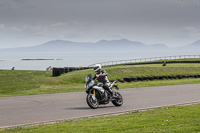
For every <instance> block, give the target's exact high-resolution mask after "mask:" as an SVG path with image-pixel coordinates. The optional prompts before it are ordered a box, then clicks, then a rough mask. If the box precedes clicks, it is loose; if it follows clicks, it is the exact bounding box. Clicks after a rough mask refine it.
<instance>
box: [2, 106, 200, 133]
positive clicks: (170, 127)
mask: <svg viewBox="0 0 200 133" xmlns="http://www.w3.org/2000/svg"><path fill="white" fill-rule="evenodd" d="M199 110H200V104H196V105H188V106H172V107H165V108H156V109H152V110H148V111H135V112H132V113H127V114H122V115H118V116H105V117H98V118H87V119H81V120H69V121H63V122H58V123H56V124H49V125H40V126H30V127H17V128H13V129H5V130H0V133H13V132H16V133H21V132H23V133H29V132H33V133H43V132H46V133H47V132H48V133H55V132H59V133H62V132H68V133H72V132H73V133H74V132H75V133H88V132H95V133H100V132H113V133H114V132H121V133H132V132H138V133H143V132H144V133H145V132H146V133H151V132H179V133H191V132H193V133H198V132H200V113H199Z"/></svg>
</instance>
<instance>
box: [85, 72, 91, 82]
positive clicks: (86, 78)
mask: <svg viewBox="0 0 200 133" xmlns="http://www.w3.org/2000/svg"><path fill="white" fill-rule="evenodd" d="M91 80H92V75H91V74H89V75H87V76H86V77H85V83H89V82H90V81H91Z"/></svg>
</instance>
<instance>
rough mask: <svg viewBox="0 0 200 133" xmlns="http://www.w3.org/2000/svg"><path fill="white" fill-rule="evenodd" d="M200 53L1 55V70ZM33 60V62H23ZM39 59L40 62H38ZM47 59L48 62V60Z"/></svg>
mask: <svg viewBox="0 0 200 133" xmlns="http://www.w3.org/2000/svg"><path fill="white" fill-rule="evenodd" d="M199 54H200V53H198V52H67V53H26V52H23V53H15V52H8V53H7V52H1V53H0V69H8V70H9V69H11V68H12V67H15V69H16V70H46V68H47V67H49V66H52V67H80V66H84V67H87V66H88V65H91V64H95V63H101V62H107V61H116V60H129V59H139V58H151V57H163V56H174V55H199ZM23 59H31V60H23ZM37 59H39V60H37ZM46 59H47V60H46Z"/></svg>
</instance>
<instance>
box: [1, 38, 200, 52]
mask: <svg viewBox="0 0 200 133" xmlns="http://www.w3.org/2000/svg"><path fill="white" fill-rule="evenodd" d="M197 47H198V48H200V40H198V41H196V42H194V43H192V44H189V45H187V46H185V47H178V48H169V47H167V46H166V45H164V44H152V45H146V44H144V43H142V42H137V41H130V40H127V39H121V40H110V41H108V40H100V41H98V42H96V43H91V42H72V41H65V40H53V41H49V42H46V43H44V44H41V45H37V46H32V47H20V48H9V49H0V51H1V52H79V51H89V52H91V51H94V52H95V51H108V52H109V51H133V52H136V51H137V52H138V51H141V52H142V51H177V50H178V51H182V50H188V49H190V50H197ZM198 50H199V49H198Z"/></svg>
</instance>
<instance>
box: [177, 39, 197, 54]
mask: <svg viewBox="0 0 200 133" xmlns="http://www.w3.org/2000/svg"><path fill="white" fill-rule="evenodd" d="M180 50H183V51H188V52H189V51H194V52H199V50H200V40H197V41H195V42H193V43H191V44H189V45H186V46H184V47H180Z"/></svg>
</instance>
